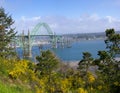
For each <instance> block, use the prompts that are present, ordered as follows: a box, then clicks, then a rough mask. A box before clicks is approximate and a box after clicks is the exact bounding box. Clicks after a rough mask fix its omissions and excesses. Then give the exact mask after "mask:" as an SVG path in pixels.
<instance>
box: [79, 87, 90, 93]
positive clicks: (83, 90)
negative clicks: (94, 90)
mask: <svg viewBox="0 0 120 93" xmlns="http://www.w3.org/2000/svg"><path fill="white" fill-rule="evenodd" d="M78 93H88V92H87V90H85V89H84V88H79V89H78Z"/></svg>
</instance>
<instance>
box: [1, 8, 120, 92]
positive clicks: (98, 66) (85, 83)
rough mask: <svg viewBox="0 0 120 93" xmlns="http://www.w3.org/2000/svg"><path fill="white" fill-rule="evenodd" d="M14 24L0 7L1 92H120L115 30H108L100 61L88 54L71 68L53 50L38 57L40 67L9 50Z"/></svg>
mask: <svg viewBox="0 0 120 93" xmlns="http://www.w3.org/2000/svg"><path fill="white" fill-rule="evenodd" d="M13 24H14V20H13V19H12V17H11V16H10V14H8V13H6V12H5V9H4V8H0V93H120V60H116V57H120V34H119V33H116V31H115V29H114V28H106V31H105V35H106V39H105V44H106V50H103V51H98V56H99V57H98V58H97V59H95V58H93V57H92V55H91V53H89V52H87V51H85V52H83V56H82V60H80V61H79V62H78V65H77V68H72V67H71V66H70V65H69V63H68V64H66V63H64V62H61V61H60V59H58V58H57V57H56V55H55V54H54V53H53V52H51V51H50V50H46V51H42V53H41V55H39V56H37V57H36V60H37V61H38V63H37V64H34V62H32V61H30V60H27V59H19V58H18V57H17V55H16V52H15V51H14V49H13V48H11V47H9V44H10V43H11V42H13V40H14V39H15V35H16V31H15V28H12V25H13ZM78 51H80V50H78ZM91 68H92V69H93V70H91Z"/></svg>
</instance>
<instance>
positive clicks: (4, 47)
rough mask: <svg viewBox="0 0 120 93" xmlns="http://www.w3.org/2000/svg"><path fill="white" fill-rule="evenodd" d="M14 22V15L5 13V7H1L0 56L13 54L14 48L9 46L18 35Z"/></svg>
mask: <svg viewBox="0 0 120 93" xmlns="http://www.w3.org/2000/svg"><path fill="white" fill-rule="evenodd" d="M13 23H14V21H13V19H12V17H11V16H9V15H8V14H6V13H5V10H4V8H0V57H5V58H6V57H10V56H11V54H13V49H12V48H11V47H9V44H10V43H11V42H12V39H13V38H14V37H15V35H16V33H15V32H14V30H15V29H14V28H12V25H13Z"/></svg>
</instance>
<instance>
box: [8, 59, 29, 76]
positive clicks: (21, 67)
mask: <svg viewBox="0 0 120 93" xmlns="http://www.w3.org/2000/svg"><path fill="white" fill-rule="evenodd" d="M27 69H28V62H27V61H25V60H21V61H18V62H16V63H15V64H14V68H13V69H12V70H11V71H10V72H9V75H10V76H11V77H12V78H18V77H19V76H20V75H21V74H25V73H26V71H27Z"/></svg>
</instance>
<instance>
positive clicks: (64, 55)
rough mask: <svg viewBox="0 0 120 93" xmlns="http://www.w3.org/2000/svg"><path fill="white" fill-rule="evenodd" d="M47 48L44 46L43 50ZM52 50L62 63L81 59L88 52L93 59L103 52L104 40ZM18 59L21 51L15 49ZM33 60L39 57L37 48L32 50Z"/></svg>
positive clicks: (82, 42)
mask: <svg viewBox="0 0 120 93" xmlns="http://www.w3.org/2000/svg"><path fill="white" fill-rule="evenodd" d="M48 47H49V46H44V48H43V50H46V49H48ZM50 50H52V51H53V52H54V53H55V54H56V55H57V56H58V58H60V59H61V60H62V61H78V60H81V59H82V52H90V53H91V54H92V56H93V57H94V58H97V57H98V56H97V51H99V50H105V43H104V40H85V41H78V42H74V43H72V44H71V47H70V48H67V47H66V48H57V49H50ZM17 52H18V55H19V57H21V58H22V49H21V48H18V49H17ZM32 55H33V59H35V57H36V56H39V55H40V49H39V47H37V46H34V47H33V48H32Z"/></svg>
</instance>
